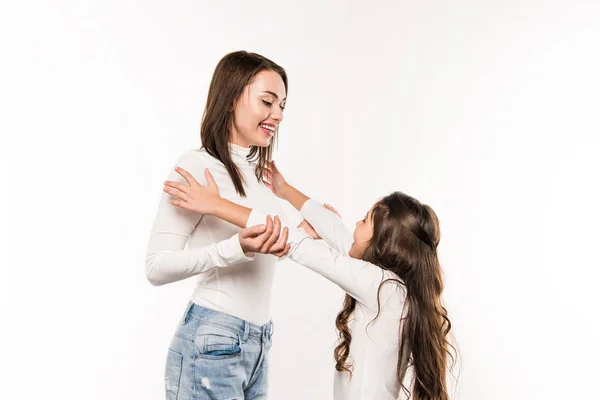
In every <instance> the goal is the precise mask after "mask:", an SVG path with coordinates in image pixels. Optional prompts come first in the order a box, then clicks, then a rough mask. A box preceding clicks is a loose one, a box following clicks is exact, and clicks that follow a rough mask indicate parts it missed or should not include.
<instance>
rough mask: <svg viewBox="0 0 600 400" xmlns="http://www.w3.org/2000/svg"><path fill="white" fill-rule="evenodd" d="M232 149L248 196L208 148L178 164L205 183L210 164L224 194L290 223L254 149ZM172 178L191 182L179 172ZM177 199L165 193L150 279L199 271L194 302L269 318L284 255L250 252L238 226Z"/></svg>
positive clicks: (259, 320) (249, 317)
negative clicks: (258, 172) (251, 158)
mask: <svg viewBox="0 0 600 400" xmlns="http://www.w3.org/2000/svg"><path fill="white" fill-rule="evenodd" d="M230 150H231V157H232V159H233V161H234V162H235V164H236V165H237V166H238V168H239V169H240V172H241V173H242V175H243V177H244V180H245V190H246V197H240V196H239V195H238V194H237V192H236V191H235V187H234V186H233V182H232V181H231V178H230V177H229V174H228V173H227V170H226V169H225V166H224V165H223V164H222V163H221V162H220V161H219V160H217V159H216V158H214V157H212V156H211V155H209V154H208V153H207V151H206V149H200V150H189V151H187V152H185V153H184V154H183V155H182V156H181V157H180V159H179V161H178V163H177V165H178V166H180V167H181V168H183V169H185V170H186V171H188V172H189V173H190V174H192V176H193V177H194V178H195V179H196V180H197V181H198V182H199V183H200V184H202V185H206V179H205V177H204V169H205V168H209V169H210V172H211V173H212V175H213V177H214V178H215V181H216V182H217V185H218V186H219V193H220V194H221V196H222V197H223V198H225V199H228V200H230V201H232V202H234V203H237V204H240V205H243V206H245V207H248V208H252V209H255V210H257V211H259V212H261V213H263V214H267V215H272V216H275V215H279V217H280V218H281V221H282V223H283V224H284V225H286V226H287V225H288V223H287V218H286V215H285V213H284V210H283V208H282V207H281V203H280V201H279V199H277V197H275V195H273V193H272V192H271V191H270V190H269V189H268V188H267V187H266V186H264V184H262V183H259V182H258V181H257V179H256V176H255V174H254V170H255V167H256V165H255V164H254V163H250V162H248V161H247V160H246V156H247V155H248V154H249V152H250V149H249V148H244V147H241V146H237V145H234V144H230ZM168 180H171V181H177V182H184V183H185V180H184V179H183V177H182V176H181V175H179V174H178V173H177V172H175V171H172V172H171V174H170V175H169V177H168ZM173 199H174V197H172V196H171V195H169V194H167V193H164V192H163V193H162V197H161V200H160V205H159V208H158V213H157V215H156V220H155V222H154V226H153V227H152V231H151V233H150V239H149V242H148V252H147V256H146V276H147V278H148V280H149V281H150V282H151V283H152V284H154V285H162V284H166V283H170V282H175V281H179V280H182V279H185V278H189V277H191V276H196V288H195V289H194V292H193V294H192V299H191V300H192V301H193V302H194V303H196V304H198V305H200V306H203V307H207V308H210V309H213V310H216V311H220V312H223V313H226V314H229V315H233V316H236V317H238V318H241V319H244V320H246V321H249V322H252V323H254V324H257V325H262V324H264V323H266V322H268V321H269V317H270V309H271V289H272V286H273V277H274V274H275V265H276V263H277V260H278V258H277V257H276V256H273V255H267V254H255V255H254V254H252V255H250V256H246V255H245V254H244V252H243V251H242V248H241V245H240V242H239V238H238V232H239V230H240V229H239V228H238V227H236V226H234V225H232V224H230V223H228V222H225V221H223V220H220V219H219V218H216V217H214V216H211V215H200V214H196V213H194V212H191V211H188V210H185V209H182V208H179V207H177V206H174V205H172V204H170V203H169V201H170V200H173ZM264 222H265V221H262V222H260V224H263V223H264ZM186 243H187V248H185V246H186Z"/></svg>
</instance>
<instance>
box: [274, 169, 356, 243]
mask: <svg viewBox="0 0 600 400" xmlns="http://www.w3.org/2000/svg"><path fill="white" fill-rule="evenodd" d="M267 178H268V181H267V182H266V183H265V184H266V185H267V187H269V189H271V191H272V192H273V193H274V194H275V195H276V196H278V197H280V198H282V199H284V200H287V201H288V202H289V203H290V204H291V205H292V206H294V207H295V208H296V209H297V210H298V211H300V214H302V217H304V218H305V220H306V221H308V223H309V224H310V225H311V226H312V227H313V228H314V231H315V232H316V234H317V235H318V236H319V237H321V238H323V239H324V240H325V241H326V242H327V243H328V244H329V245H330V246H331V247H333V248H335V249H337V250H338V251H339V252H341V253H344V254H348V251H350V247H352V242H353V237H352V233H351V232H350V231H349V230H348V229H347V228H346V226H345V225H344V223H343V222H342V220H341V219H340V218H339V217H338V216H337V215H335V213H334V212H332V211H330V210H328V209H327V208H326V207H323V206H322V205H321V204H319V203H317V202H316V201H314V200H311V199H310V198H309V197H308V196H306V195H305V194H304V193H302V192H300V191H299V190H298V189H296V188H295V187H293V186H292V185H290V184H289V183H287V181H286V180H285V178H284V177H283V174H282V173H281V171H279V169H278V168H277V166H276V165H275V162H274V161H273V162H271V163H270V165H269V168H268V170H267Z"/></svg>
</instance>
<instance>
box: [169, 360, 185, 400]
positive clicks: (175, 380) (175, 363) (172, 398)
mask: <svg viewBox="0 0 600 400" xmlns="http://www.w3.org/2000/svg"><path fill="white" fill-rule="evenodd" d="M182 365H183V355H181V354H179V353H177V352H175V351H173V350H171V349H169V352H168V354H167V365H166V368H165V390H166V394H167V400H177V395H178V394H179V382H180V380H181V368H182Z"/></svg>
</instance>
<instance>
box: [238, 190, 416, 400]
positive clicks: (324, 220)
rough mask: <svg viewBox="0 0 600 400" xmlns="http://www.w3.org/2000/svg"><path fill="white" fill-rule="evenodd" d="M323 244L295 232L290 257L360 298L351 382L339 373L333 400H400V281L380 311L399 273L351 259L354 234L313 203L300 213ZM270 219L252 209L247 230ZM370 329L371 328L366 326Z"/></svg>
mask: <svg viewBox="0 0 600 400" xmlns="http://www.w3.org/2000/svg"><path fill="white" fill-rule="evenodd" d="M300 213H301V214H302V216H303V217H304V218H305V219H306V220H307V221H308V222H309V223H310V224H311V225H312V226H313V227H314V228H315V231H316V232H317V233H318V234H319V236H320V237H321V238H323V239H324V241H319V240H313V239H312V238H311V237H310V236H308V235H307V234H306V233H305V232H304V231H303V230H302V229H294V230H290V236H289V240H290V242H291V244H292V246H291V248H290V251H289V253H288V255H287V256H288V257H289V258H291V259H292V260H294V261H296V262H297V263H299V264H301V265H304V266H306V267H308V268H310V269H311V270H313V271H314V272H316V273H318V274H320V275H322V276H324V277H325V278H327V279H329V280H330V281H332V282H333V283H335V284H337V285H338V286H339V287H340V288H342V289H343V290H344V291H346V293H348V294H349V295H350V296H352V297H353V298H354V299H356V308H355V310H354V312H353V313H352V315H351V317H350V321H349V322H348V327H349V328H350V330H351V331H352V341H351V344H350V357H349V359H348V360H349V361H353V365H354V370H353V374H352V378H351V379H350V374H349V373H348V372H339V371H336V372H335V377H334V399H336V400H337V399H339V400H341V399H343V400H375V399H376V400H387V399H390V400H391V399H394V400H395V399H397V398H398V396H399V392H400V382H399V381H398V376H397V372H396V371H397V364H398V351H399V335H400V319H401V316H402V312H403V305H404V300H405V298H406V297H405V291H404V289H403V287H402V286H401V285H399V284H398V283H396V282H388V283H386V284H384V285H383V286H382V288H381V291H380V293H379V299H380V305H381V310H380V313H379V316H378V317H377V319H376V320H375V321H374V322H373V323H371V324H370V325H369V323H370V322H371V321H372V320H373V319H374V318H375V316H376V315H377V310H378V308H377V290H378V288H379V285H380V284H381V282H383V281H384V280H386V279H396V280H398V279H399V278H398V276H396V275H395V274H394V273H392V272H390V271H387V270H384V269H382V268H380V267H378V266H376V265H373V264H371V263H368V262H366V261H362V260H359V259H355V258H352V257H350V256H349V255H348V251H349V250H350V247H351V246H352V240H353V238H352V234H351V233H350V232H349V231H348V230H347V229H346V227H345V226H344V224H343V223H342V221H341V220H340V219H339V218H338V217H337V216H336V215H335V214H334V213H332V212H331V211H329V210H327V209H326V208H325V207H323V206H321V205H320V204H319V203H317V202H316V201H314V200H308V201H307V202H306V203H304V205H303V206H302V209H301V210H300ZM265 218H266V216H265V215H264V214H263V213H260V212H258V211H257V210H252V212H251V213H250V216H249V217H248V221H247V223H246V225H247V226H253V225H258V224H261V223H264V220H265ZM367 325H369V326H368V328H367Z"/></svg>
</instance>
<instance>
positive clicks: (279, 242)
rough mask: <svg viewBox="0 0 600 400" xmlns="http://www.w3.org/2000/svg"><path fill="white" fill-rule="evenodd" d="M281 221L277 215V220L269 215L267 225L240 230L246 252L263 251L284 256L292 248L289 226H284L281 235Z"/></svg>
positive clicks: (241, 240)
mask: <svg viewBox="0 0 600 400" xmlns="http://www.w3.org/2000/svg"><path fill="white" fill-rule="evenodd" d="M280 229H281V221H280V220H279V217H277V216H275V221H274V222H273V219H271V216H268V217H267V224H266V225H257V226H252V227H249V228H244V229H242V230H241V231H240V234H239V238H240V245H241V246H242V250H244V253H263V254H273V255H274V256H277V257H282V256H284V255H286V254H287V252H288V251H289V250H290V245H289V244H287V240H288V234H289V232H288V228H287V227H285V228H283V232H281V236H279V231H280Z"/></svg>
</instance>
